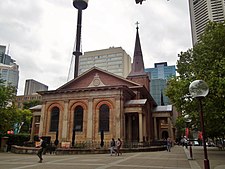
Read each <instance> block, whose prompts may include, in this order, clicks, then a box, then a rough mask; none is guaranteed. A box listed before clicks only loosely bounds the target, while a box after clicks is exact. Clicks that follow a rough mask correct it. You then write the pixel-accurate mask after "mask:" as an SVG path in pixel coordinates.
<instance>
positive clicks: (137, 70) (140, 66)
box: [129, 22, 146, 76]
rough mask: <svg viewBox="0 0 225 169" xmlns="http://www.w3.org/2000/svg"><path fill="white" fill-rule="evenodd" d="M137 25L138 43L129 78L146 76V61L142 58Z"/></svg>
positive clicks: (136, 42)
mask: <svg viewBox="0 0 225 169" xmlns="http://www.w3.org/2000/svg"><path fill="white" fill-rule="evenodd" d="M136 24H137V27H136V29H137V33H136V41H135V47H134V56H133V64H132V70H131V72H130V74H129V76H135V75H146V73H145V71H144V69H145V68H144V61H143V56H142V50H141V43H140V38H139V32H138V29H139V27H138V24H139V23H138V22H137V23H136Z"/></svg>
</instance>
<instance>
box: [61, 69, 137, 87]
mask: <svg viewBox="0 0 225 169" xmlns="http://www.w3.org/2000/svg"><path fill="white" fill-rule="evenodd" d="M117 85H118V86H121V85H125V86H127V87H132V86H140V84H138V83H135V82H133V81H131V80H128V79H125V78H123V77H121V76H117V75H115V74H113V73H110V72H108V71H105V70H102V69H100V68H97V67H93V68H92V69H90V70H88V71H86V72H84V73H83V74H81V75H80V76H78V77H77V78H75V79H73V80H71V81H69V82H68V83H66V84H64V85H63V86H61V87H59V88H58V89H57V90H71V89H78V88H91V87H92V88H93V87H102V86H117Z"/></svg>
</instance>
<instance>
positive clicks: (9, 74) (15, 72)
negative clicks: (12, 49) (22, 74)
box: [0, 45, 19, 89]
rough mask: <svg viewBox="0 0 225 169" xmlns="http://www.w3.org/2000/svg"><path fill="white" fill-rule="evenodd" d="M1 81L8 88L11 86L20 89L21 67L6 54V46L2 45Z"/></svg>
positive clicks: (0, 54) (0, 59)
mask: <svg viewBox="0 0 225 169" xmlns="http://www.w3.org/2000/svg"><path fill="white" fill-rule="evenodd" d="M0 79H2V80H3V81H4V84H5V85H6V86H8V85H11V86H14V87H16V89H17V88H18V82H19V66H18V65H17V64H16V61H15V60H13V59H12V58H11V56H9V55H8V54H6V46H2V45H0Z"/></svg>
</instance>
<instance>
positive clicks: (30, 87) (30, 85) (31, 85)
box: [24, 79, 48, 96]
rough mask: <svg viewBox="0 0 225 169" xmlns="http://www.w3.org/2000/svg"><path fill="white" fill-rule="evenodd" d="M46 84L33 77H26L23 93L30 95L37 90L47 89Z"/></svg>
mask: <svg viewBox="0 0 225 169" xmlns="http://www.w3.org/2000/svg"><path fill="white" fill-rule="evenodd" d="M47 90H48V86H47V85H45V84H43V83H40V82H38V81H36V80H33V79H27V80H26V82H25V88H24V95H25V96H26V95H32V94H34V93H37V92H38V91H47Z"/></svg>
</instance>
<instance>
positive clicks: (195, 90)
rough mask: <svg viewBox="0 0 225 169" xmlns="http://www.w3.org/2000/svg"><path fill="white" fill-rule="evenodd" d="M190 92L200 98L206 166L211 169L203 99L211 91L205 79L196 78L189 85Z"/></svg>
mask: <svg viewBox="0 0 225 169" xmlns="http://www.w3.org/2000/svg"><path fill="white" fill-rule="evenodd" d="M189 92H190V94H191V95H192V97H193V98H196V99H198V100H199V106H200V121H201V128H202V135H203V148H204V168H205V169H210V165H209V160H208V155H207V149H206V135H205V128H204V117H203V111H202V99H203V98H204V97H205V96H207V94H208V93H209V88H208V85H207V84H206V82H205V81H203V80H195V81H193V82H192V83H191V84H190V86H189Z"/></svg>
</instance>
